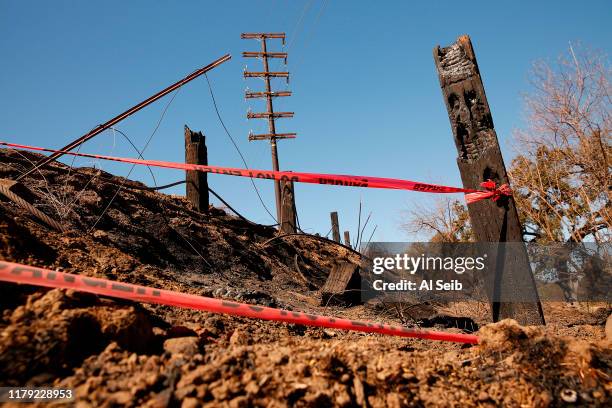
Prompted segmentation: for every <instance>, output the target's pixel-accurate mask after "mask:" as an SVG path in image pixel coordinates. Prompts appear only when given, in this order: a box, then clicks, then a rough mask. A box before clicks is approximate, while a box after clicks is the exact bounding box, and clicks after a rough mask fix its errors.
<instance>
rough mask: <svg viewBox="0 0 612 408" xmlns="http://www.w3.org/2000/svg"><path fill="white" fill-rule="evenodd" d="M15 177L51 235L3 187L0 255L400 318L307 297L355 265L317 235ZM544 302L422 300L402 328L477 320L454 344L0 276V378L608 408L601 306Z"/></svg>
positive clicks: (108, 398) (151, 396)
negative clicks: (525, 310) (516, 307)
mask: <svg viewBox="0 0 612 408" xmlns="http://www.w3.org/2000/svg"><path fill="white" fill-rule="evenodd" d="M40 157H41V156H39V155H36V154H33V153H29V152H25V151H16V150H7V149H2V150H0V178H14V177H15V176H17V175H18V174H19V172H20V171H23V170H25V169H26V168H28V167H29V165H30V162H34V161H37V160H38V159H39V158H40ZM24 184H26V185H27V186H28V189H29V192H26V191H23V192H21V194H22V195H23V196H24V198H27V199H28V201H30V202H31V203H33V204H34V205H35V206H36V207H37V208H38V209H40V210H42V211H44V212H45V213H46V214H48V215H50V216H52V217H53V218H54V219H55V220H57V221H59V222H61V223H62V224H63V225H65V227H66V229H67V232H64V233H61V232H58V231H55V230H53V229H51V228H49V227H47V226H46V225H44V224H42V223H41V222H39V221H37V220H36V219H34V218H33V217H32V216H31V215H30V214H29V213H28V212H27V211H25V210H23V209H22V208H20V207H18V206H17V205H15V204H14V203H12V202H10V201H8V200H5V199H4V198H2V199H1V200H0V259H3V260H7V261H12V262H19V263H24V264H29V265H36V266H41V267H45V268H50V269H58V270H62V271H66V272H70V273H77V274H83V275H87V276H95V277H103V278H108V279H113V280H118V281H123V282H130V283H134V284H140V285H146V286H154V287H159V288H164V289H169V290H178V291H181V292H186V293H192V294H197V295H204V296H214V297H219V298H225V299H232V300H237V301H241V302H247V303H254V304H262V305H266V306H272V307H280V308H285V309H290V310H300V311H306V312H310V313H316V314H329V315H336V316H340V317H348V318H352V319H374V320H382V321H386V322H392V323H401V322H400V318H399V316H398V315H397V314H396V313H394V311H393V310H392V309H391V310H389V309H385V308H380V307H373V306H364V305H361V306H353V307H342V306H321V305H320V288H321V286H322V285H323V283H324V282H325V279H326V278H327V275H328V274H329V271H330V270H331V268H332V266H333V264H334V262H336V261H338V260H345V261H350V262H355V263H358V262H359V255H357V254H355V253H353V252H351V251H348V250H347V249H345V248H343V247H341V246H338V245H335V244H333V243H331V242H326V241H323V240H317V239H313V238H309V237H304V236H294V237H286V238H283V239H273V238H274V237H275V234H276V233H275V230H274V229H273V228H270V227H264V226H258V225H255V224H252V223H249V222H247V221H245V220H242V219H240V218H238V217H236V216H234V215H229V214H230V213H229V211H228V212H226V211H225V210H223V209H218V208H215V209H212V210H211V211H210V214H208V215H204V214H201V213H198V212H195V211H192V210H190V209H189V205H188V203H187V202H186V201H185V199H184V198H182V197H176V196H168V195H165V194H161V193H158V192H153V191H148V190H146V189H143V187H144V185H142V184H140V183H137V182H134V181H129V180H124V179H122V178H120V177H115V176H112V175H110V174H108V173H104V172H101V171H99V170H95V169H91V168H80V169H76V171H75V170H71V171H69V170H68V168H67V167H66V166H64V165H62V164H58V163H55V164H52V165H49V166H46V167H45V168H43V169H41V171H40V172H39V173H36V174H33V175H32V176H31V177H27V178H26V179H25V180H24ZM120 185H123V187H122V188H121V190H120V191H119V193H118V194H117V196H116V198H115V200H113V201H112V205H111V206H110V208H109V209H108V211H106V212H104V215H103V216H102V218H101V219H100V221H99V222H98V223H97V225H96V226H95V228H93V229H92V226H93V225H94V223H95V222H96V220H97V218H98V216H99V215H100V214H102V213H103V210H104V208H105V207H106V205H107V204H108V203H109V202H110V201H111V198H112V197H113V196H114V195H115V193H116V191H117V189H118V187H119V186H120ZM15 191H16V192H19V188H18V187H17V188H15ZM544 308H545V312H546V318H547V322H548V325H547V326H546V327H544V328H535V327H521V326H519V325H517V324H516V323H514V322H512V321H503V322H500V323H496V324H487V313H486V310H484V309H483V307H481V305H478V304H470V303H464V304H456V305H446V306H443V307H442V306H434V305H429V306H427V307H422V308H421V311H420V314H419V313H413V314H414V315H415V316H417V317H416V318H415V319H414V320H413V321H409V322H408V323H409V324H415V325H416V324H419V323H420V324H425V323H426V322H430V323H431V322H439V323H443V325H442V326H438V327H436V329H438V330H448V331H460V330H459V329H457V328H452V327H450V328H449V327H445V326H452V324H449V323H448V322H452V321H454V320H453V319H452V317H457V318H469V319H472V320H473V321H475V322H476V323H477V324H479V325H480V326H481V328H480V330H479V332H478V333H477V334H478V335H479V336H480V337H481V344H480V345H478V346H465V345H461V344H454V343H442V342H429V341H423V340H415V339H404V338H394V337H387V336H381V335H373V334H363V333H351V332H342V331H336V330H329V329H319V328H306V327H302V326H296V325H285V324H280V323H273V322H265V321H258V320H250V319H244V318H235V317H231V316H225V315H215V314H209V313H205V312H200V311H192V310H186V309H178V308H172V307H167V306H156V305H147V304H134V303H131V302H126V301H119V300H114V299H110V298H105V297H98V296H93V295H89V294H83V293H78V292H74V291H70V290H58V289H53V290H49V289H43V288H36V287H31V286H25V285H14V284H7V283H0V313H1V319H0V386H9V385H10V386H25V385H31V386H43V385H44V386H54V387H64V388H65V387H67V388H73V389H74V390H75V394H76V400H75V402H73V403H71V405H73V404H76V406H77V407H98V406H105V407H111V406H145V407H166V406H173V407H174V406H176V407H197V406H211V407H217V406H227V407H255V406H256V407H259V406H266V407H286V406H299V407H320V406H338V407H387V406H388V407H412V406H414V407H420V406H445V407H446V406H461V407H464V406H501V405H503V406H517V407H518V406H529V407H531V406H540V407H546V406H564V405H567V406H610V401H611V393H612V385H611V384H612V382H611V379H612V370H611V367H612V350H611V345H612V343H611V341H610V340H611V339H609V338H608V339H606V335H605V330H604V326H605V322H606V318H607V317H608V315H609V313H610V309H609V308H608V307H606V306H605V305H590V306H589V307H584V306H580V305H570V304H561V303H558V304H545V305H544ZM413 312H414V311H413ZM441 316H446V317H445V318H440V317H441ZM448 316H450V317H451V318H448ZM459 320H460V319H457V320H456V321H459ZM430 325H431V324H430ZM58 405H61V404H58ZM16 406H17V405H16Z"/></svg>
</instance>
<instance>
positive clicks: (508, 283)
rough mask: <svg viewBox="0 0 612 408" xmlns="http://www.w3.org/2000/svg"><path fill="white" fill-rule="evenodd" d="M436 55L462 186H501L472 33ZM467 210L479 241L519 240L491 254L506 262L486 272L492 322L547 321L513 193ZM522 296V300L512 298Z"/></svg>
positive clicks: (504, 177)
mask: <svg viewBox="0 0 612 408" xmlns="http://www.w3.org/2000/svg"><path fill="white" fill-rule="evenodd" d="M433 54H434V61H435V63H436V68H437V70H438V76H439V79H440V87H441V88H442V95H443V97H444V101H445V104H446V109H447V111H448V117H449V119H450V123H451V128H452V131H453V136H454V141H455V146H456V148H457V153H458V157H457V165H458V166H459V172H460V173H461V179H462V181H463V186H464V187H465V188H471V189H479V188H480V183H482V182H484V181H487V180H492V181H495V183H496V184H497V185H498V186H499V185H501V184H505V183H508V182H509V180H508V174H507V173H506V167H505V165H504V159H503V157H502V154H501V150H500V148H499V142H498V140H497V133H496V132H495V128H494V127H493V117H492V115H491V110H490V109H489V103H488V102H487V97H486V95H485V90H484V86H483V84H482V79H481V77H480V71H479V69H478V63H477V62H476V55H475V54H474V49H473V48H472V42H471V41H470V37H468V36H467V35H464V36H461V37H459V38H458V39H457V41H456V42H455V43H454V44H451V45H450V46H448V47H444V48H440V47H435V48H434V50H433ZM468 210H469V213H470V221H471V222H472V226H473V229H474V233H475V235H476V239H477V241H478V242H500V243H505V242H515V243H517V244H514V245H506V246H504V245H503V244H502V245H500V246H499V249H498V251H497V254H494V255H493V256H494V257H495V258H496V259H495V262H492V261H493V260H492V259H491V257H489V261H491V264H492V265H501V266H502V267H501V269H500V268H497V269H496V270H495V272H494V276H487V279H488V280H489V281H490V285H489V286H490V287H492V292H491V309H492V317H493V321H498V320H500V319H505V318H514V319H516V320H517V321H518V322H519V323H521V324H524V325H537V324H544V314H543V312H542V306H541V304H540V300H539V298H538V293H537V291H536V286H535V282H534V278H533V274H532V272H531V265H530V263H529V258H528V255H527V250H526V248H525V247H524V245H523V244H522V243H523V237H522V232H521V231H522V228H521V222H520V220H519V217H518V213H517V210H516V205H515V203H514V199H513V198H512V197H511V196H510V197H503V198H501V199H499V200H497V201H492V200H482V201H479V202H476V203H472V204H468ZM504 248H506V249H505V250H504ZM504 266H505V268H504ZM504 269H505V270H504ZM492 275H493V274H492ZM519 295H520V296H521V298H522V301H521V302H512V301H510V300H511V299H512V298H513V296H514V297H518V296H519Z"/></svg>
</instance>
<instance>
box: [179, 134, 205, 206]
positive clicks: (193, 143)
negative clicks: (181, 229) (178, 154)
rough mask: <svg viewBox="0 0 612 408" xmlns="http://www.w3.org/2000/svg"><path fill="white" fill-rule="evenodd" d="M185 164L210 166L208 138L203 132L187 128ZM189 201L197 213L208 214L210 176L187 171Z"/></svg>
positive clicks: (199, 172)
mask: <svg viewBox="0 0 612 408" xmlns="http://www.w3.org/2000/svg"><path fill="white" fill-rule="evenodd" d="M185 163H188V164H202V165H205V166H206V165H208V151H207V149H206V137H205V136H204V135H203V134H202V132H193V131H192V130H191V129H189V128H188V127H187V126H185ZM186 173H187V174H186V178H187V200H189V202H190V203H191V205H192V206H193V208H194V209H195V210H197V211H200V212H203V213H208V207H209V203H210V201H209V198H208V174H207V173H204V172H201V171H192V170H187V171H186Z"/></svg>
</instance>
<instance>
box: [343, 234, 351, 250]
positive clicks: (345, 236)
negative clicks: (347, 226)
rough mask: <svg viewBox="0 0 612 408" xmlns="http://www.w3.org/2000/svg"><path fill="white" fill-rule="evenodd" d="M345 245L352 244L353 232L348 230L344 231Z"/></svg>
mask: <svg viewBox="0 0 612 408" xmlns="http://www.w3.org/2000/svg"><path fill="white" fill-rule="evenodd" d="M344 245H346V246H347V247H350V246H351V233H350V232H348V231H344Z"/></svg>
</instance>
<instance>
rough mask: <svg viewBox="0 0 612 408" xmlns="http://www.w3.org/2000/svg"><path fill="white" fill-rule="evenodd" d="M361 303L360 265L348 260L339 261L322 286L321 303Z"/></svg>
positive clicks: (323, 304) (324, 304)
mask: <svg viewBox="0 0 612 408" xmlns="http://www.w3.org/2000/svg"><path fill="white" fill-rule="evenodd" d="M359 303H361V277H360V275H359V266H357V265H355V264H353V263H351V262H348V261H340V262H337V263H336V264H334V266H333V267H332V270H331V272H330V273H329V276H328V277H327V281H325V284H324V285H323V287H322V288H321V305H322V306H327V305H332V304H344V305H357V304H359Z"/></svg>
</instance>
